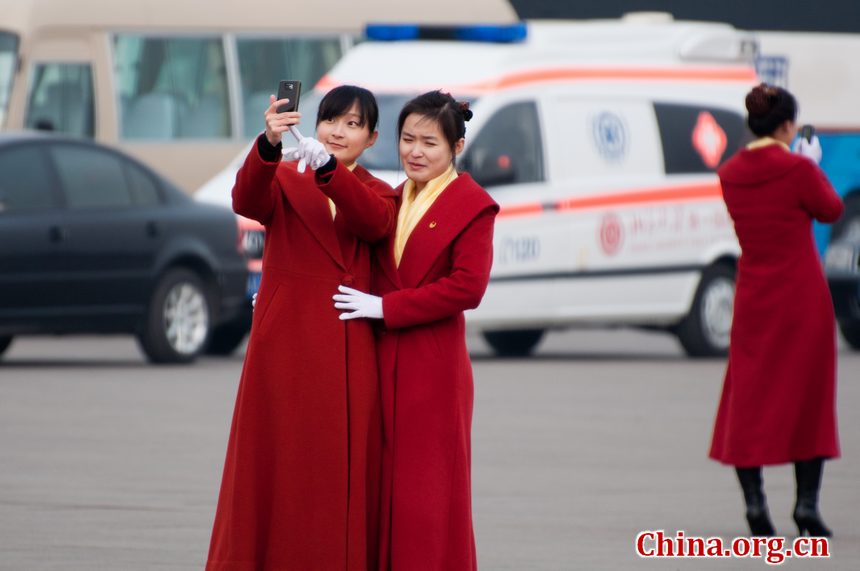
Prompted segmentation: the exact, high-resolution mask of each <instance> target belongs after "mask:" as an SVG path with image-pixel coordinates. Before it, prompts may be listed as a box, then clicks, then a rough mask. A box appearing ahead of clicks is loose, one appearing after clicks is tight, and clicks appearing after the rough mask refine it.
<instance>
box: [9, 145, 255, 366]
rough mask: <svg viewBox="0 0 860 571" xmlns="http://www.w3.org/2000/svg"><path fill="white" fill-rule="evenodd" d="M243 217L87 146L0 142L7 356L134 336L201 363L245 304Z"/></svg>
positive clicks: (151, 347)
mask: <svg viewBox="0 0 860 571" xmlns="http://www.w3.org/2000/svg"><path fill="white" fill-rule="evenodd" d="M239 247H240V245H239V242H238V233H237V224H236V217H235V216H234V215H233V213H232V212H231V211H230V210H228V209H226V208H222V207H218V206H212V205H204V204H200V203H197V202H195V201H193V200H191V199H190V198H189V197H187V196H186V195H185V194H183V193H182V191H180V190H179V189H178V188H176V187H175V186H174V185H173V184H171V183H170V182H168V181H167V180H165V179H164V178H162V177H161V176H159V175H158V174H156V173H154V172H153V171H152V170H151V169H149V168H147V167H146V166H144V165H142V164H141V163H139V162H137V161H136V160H134V159H133V158H131V157H129V156H127V155H125V154H122V153H120V152H117V151H115V150H113V149H110V148H108V147H105V146H102V145H98V144H95V143H92V142H88V141H83V140H78V139H66V138H63V137H56V136H47V135H39V134H30V133H20V134H3V135H0V354H2V353H3V351H5V350H6V349H7V348H8V346H9V344H10V343H11V342H12V339H13V337H14V336H16V335H28V334H68V333H133V334H135V335H136V336H137V338H138V340H139V342H140V346H141V348H142V349H143V351H144V353H146V356H147V357H148V358H149V360H150V361H152V362H156V363H184V362H190V361H192V360H194V358H195V357H197V355H199V354H200V353H201V352H202V351H203V350H204V349H205V348H206V345H207V343H208V342H209V338H210V336H211V334H212V331H213V329H214V328H215V327H216V326H217V325H218V324H220V323H226V322H229V321H230V320H232V319H235V317H236V315H238V314H239V313H240V310H241V309H242V308H243V306H244V305H245V304H246V303H247V302H246V296H245V288H246V283H247V279H248V273H247V268H246V263H245V259H244V257H243V255H242V254H241V253H240V249H239Z"/></svg>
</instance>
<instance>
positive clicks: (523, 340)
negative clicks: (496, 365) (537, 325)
mask: <svg viewBox="0 0 860 571" xmlns="http://www.w3.org/2000/svg"><path fill="white" fill-rule="evenodd" d="M543 335H544V330H543V329H522V330H517V331H484V339H486V340H487V343H489V344H490V347H492V348H493V351H495V352H496V355H499V356H500V357H525V356H527V355H531V353H532V352H533V351H534V349H535V347H537V344H538V343H540V340H541V339H543Z"/></svg>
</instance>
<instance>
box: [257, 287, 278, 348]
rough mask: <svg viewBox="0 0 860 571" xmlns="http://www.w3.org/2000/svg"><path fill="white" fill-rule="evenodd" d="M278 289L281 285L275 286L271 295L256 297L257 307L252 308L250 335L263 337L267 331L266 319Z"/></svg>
mask: <svg viewBox="0 0 860 571" xmlns="http://www.w3.org/2000/svg"><path fill="white" fill-rule="evenodd" d="M280 289H281V284H276V285H275V287H274V288H273V289H272V292H271V293H269V294H268V295H261V296H258V297H257V305H256V307H254V318H253V320H252V322H251V333H252V334H254V333H256V335H264V334H265V332H266V330H268V329H269V325H268V323H267V321H266V318H267V317H269V313H270V311H269V309H270V308H271V307H272V305H273V304H274V303H275V300H276V298H277V296H278V292H279V291H280ZM266 293H268V292H266Z"/></svg>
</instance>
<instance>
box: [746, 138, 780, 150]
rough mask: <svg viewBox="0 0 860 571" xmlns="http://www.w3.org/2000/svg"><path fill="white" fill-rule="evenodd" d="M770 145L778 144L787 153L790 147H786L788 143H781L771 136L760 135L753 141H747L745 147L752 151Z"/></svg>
mask: <svg viewBox="0 0 860 571" xmlns="http://www.w3.org/2000/svg"><path fill="white" fill-rule="evenodd" d="M771 145H779V146H780V147H782V148H783V149H785V150H786V151H788V152H789V153H790V152H791V149H790V148H788V145H786V144H785V143H783V142H782V141H777V140H776V139H774V138H773V137H762V138H761V139H756V140H755V141H753V142H752V143H749V144H748V145H747V146H746V149H747V150H748V151H754V150H756V149H761V148H764V147H769V146H771Z"/></svg>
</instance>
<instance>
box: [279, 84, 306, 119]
mask: <svg viewBox="0 0 860 571" xmlns="http://www.w3.org/2000/svg"><path fill="white" fill-rule="evenodd" d="M301 95H302V82H301V81H297V80H295V79H283V80H281V81H280V82H279V83H278V99H289V100H290V102H289V103H287V104H286V105H281V106H280V107H278V109H277V111H278V113H286V112H287V111H298V110H299V97H301Z"/></svg>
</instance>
